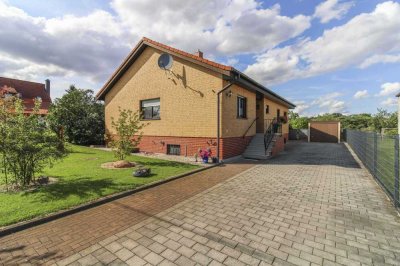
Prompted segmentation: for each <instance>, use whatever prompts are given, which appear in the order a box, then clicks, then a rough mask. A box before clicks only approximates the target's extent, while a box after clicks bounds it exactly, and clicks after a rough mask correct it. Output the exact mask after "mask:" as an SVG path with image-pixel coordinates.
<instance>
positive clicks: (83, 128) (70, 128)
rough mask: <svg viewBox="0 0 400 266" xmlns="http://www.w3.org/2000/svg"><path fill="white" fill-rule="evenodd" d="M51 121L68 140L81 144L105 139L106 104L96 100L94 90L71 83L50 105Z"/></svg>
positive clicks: (56, 130)
mask: <svg viewBox="0 0 400 266" xmlns="http://www.w3.org/2000/svg"><path fill="white" fill-rule="evenodd" d="M48 119H49V123H50V125H51V127H52V128H53V130H54V131H55V132H57V133H60V132H62V133H63V135H64V136H65V138H66V140H67V141H68V142H71V143H74V144H80V145H90V144H102V143H103V141H104V139H103V138H104V132H105V129H104V105H103V104H102V103H100V102H98V101H96V99H95V97H94V95H93V91H92V90H83V89H78V88H76V87H75V86H74V85H71V86H70V88H69V89H68V90H67V91H66V93H65V94H64V95H63V96H62V97H61V98H58V99H56V100H55V101H54V103H53V104H52V105H51V107H50V112H49V116H48Z"/></svg>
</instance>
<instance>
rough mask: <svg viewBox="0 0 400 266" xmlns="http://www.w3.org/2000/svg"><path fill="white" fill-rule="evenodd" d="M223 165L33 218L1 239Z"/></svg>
mask: <svg viewBox="0 0 400 266" xmlns="http://www.w3.org/2000/svg"><path fill="white" fill-rule="evenodd" d="M222 164H223V163H217V164H213V165H210V166H206V167H201V168H199V169H195V170H192V171H188V172H185V173H182V174H179V175H175V176H171V177H167V178H165V179H162V180H158V181H154V182H151V183H149V184H146V185H143V186H140V187H137V188H134V189H129V190H126V191H122V192H117V193H114V194H110V195H107V196H104V197H101V198H98V199H95V200H93V201H89V202H86V203H83V204H80V205H77V206H74V207H71V208H69V209H64V210H61V211H56V212H52V213H50V214H48V215H45V216H42V217H38V218H33V219H30V220H26V221H22V222H18V223H16V224H12V225H8V226H4V227H0V237H4V236H7V235H11V234H14V233H17V232H19V231H23V230H26V229H29V228H32V227H35V226H38V225H41V224H44V223H48V222H51V221H54V220H57V219H60V218H63V217H66V216H69V215H72V214H75V213H78V212H81V211H85V210H88V209H91V208H94V207H97V206H100V205H103V204H106V203H109V202H111V201H114V200H117V199H121V198H124V197H127V196H130V195H133V194H135V193H138V192H141V191H143V190H146V189H150V188H153V187H156V186H159V185H162V184H165V183H168V182H171V181H174V180H176V179H179V178H182V177H186V176H189V175H192V174H196V173H199V172H202V171H205V170H208V169H211V168H214V167H217V166H220V165H222Z"/></svg>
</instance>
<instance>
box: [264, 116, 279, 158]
mask: <svg viewBox="0 0 400 266" xmlns="http://www.w3.org/2000/svg"><path fill="white" fill-rule="evenodd" d="M265 128H266V130H265V133H264V148H265V154H267V150H268V148H269V145H271V142H272V140H273V139H274V136H275V134H282V124H281V123H280V122H278V120H277V119H276V118H274V119H265Z"/></svg>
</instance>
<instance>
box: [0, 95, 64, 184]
mask: <svg viewBox="0 0 400 266" xmlns="http://www.w3.org/2000/svg"><path fill="white" fill-rule="evenodd" d="M2 103H3V106H2V107H1V108H0V109H1V110H2V111H1V119H2V121H1V122H2V123H1V126H0V132H1V140H0V153H1V154H2V162H3V163H2V168H3V172H4V173H5V181H6V185H8V182H9V181H10V182H11V183H13V184H15V185H18V186H21V187H25V186H27V185H29V184H31V183H32V181H34V179H35V174H37V173H38V172H40V171H41V170H42V169H43V168H44V167H45V166H48V165H52V163H53V162H54V161H55V160H57V159H60V158H61V157H62V156H63V155H64V154H65V151H64V150H63V149H59V148H60V147H62V145H60V141H61V140H60V139H59V138H58V137H57V135H56V134H55V133H54V132H53V131H52V130H51V129H50V128H49V127H48V126H47V125H46V123H45V121H44V119H42V117H41V116H40V115H39V114H38V112H39V107H40V104H41V103H40V101H35V107H34V109H33V112H32V114H30V115H25V114H24V105H23V103H22V100H20V99H18V98H15V99H14V100H13V102H12V103H11V105H9V106H5V105H4V101H3V102H2ZM9 178H10V179H9Z"/></svg>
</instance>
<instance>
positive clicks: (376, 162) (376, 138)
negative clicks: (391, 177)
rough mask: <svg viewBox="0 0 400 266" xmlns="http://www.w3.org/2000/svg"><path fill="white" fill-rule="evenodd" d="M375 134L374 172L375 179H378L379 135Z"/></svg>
mask: <svg viewBox="0 0 400 266" xmlns="http://www.w3.org/2000/svg"><path fill="white" fill-rule="evenodd" d="M373 134H374V166H373V171H374V177H375V178H378V177H377V175H376V170H377V167H376V166H377V164H378V134H376V133H375V132H374V133H373Z"/></svg>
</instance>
